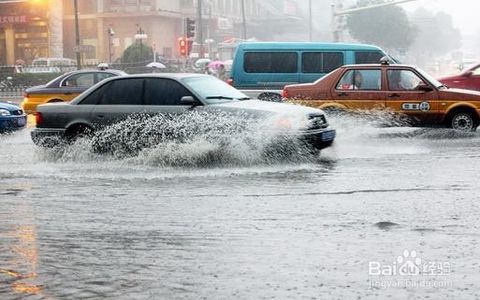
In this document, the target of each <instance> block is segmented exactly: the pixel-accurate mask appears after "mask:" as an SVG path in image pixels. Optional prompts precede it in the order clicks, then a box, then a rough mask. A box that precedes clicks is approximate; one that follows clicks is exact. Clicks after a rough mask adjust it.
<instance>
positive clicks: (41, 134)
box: [31, 128, 65, 147]
mask: <svg viewBox="0 0 480 300" xmlns="http://www.w3.org/2000/svg"><path fill="white" fill-rule="evenodd" d="M31 137H32V141H33V142H34V143H35V145H37V146H41V147H53V146H56V145H59V144H61V143H62V142H64V141H65V129H63V128H34V129H33V130H32V132H31Z"/></svg>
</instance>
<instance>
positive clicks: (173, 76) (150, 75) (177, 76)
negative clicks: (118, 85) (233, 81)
mask: <svg viewBox="0 0 480 300" xmlns="http://www.w3.org/2000/svg"><path fill="white" fill-rule="evenodd" d="M190 77H212V76H211V75H206V74H199V73H144V74H131V75H123V76H118V77H112V78H109V79H112V80H113V79H119V78H169V79H176V80H180V79H184V78H190Z"/></svg>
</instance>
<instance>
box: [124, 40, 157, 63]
mask: <svg viewBox="0 0 480 300" xmlns="http://www.w3.org/2000/svg"><path fill="white" fill-rule="evenodd" d="M152 58H153V51H152V48H151V47H149V46H147V45H145V44H144V43H133V44H131V45H130V46H129V47H128V48H127V49H125V51H123V54H122V58H121V62H122V63H138V62H148V61H151V60H152Z"/></svg>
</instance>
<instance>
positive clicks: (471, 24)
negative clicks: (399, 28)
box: [402, 0, 480, 35]
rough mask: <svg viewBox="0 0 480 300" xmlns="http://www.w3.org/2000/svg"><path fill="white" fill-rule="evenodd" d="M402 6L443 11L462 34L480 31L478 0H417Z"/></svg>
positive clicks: (410, 8) (479, 6) (411, 9)
mask: <svg viewBox="0 0 480 300" xmlns="http://www.w3.org/2000/svg"><path fill="white" fill-rule="evenodd" d="M402 7H403V8H405V9H406V10H409V11H413V10H415V9H417V8H418V7H424V8H427V9H429V10H430V9H432V10H433V11H444V12H446V13H448V14H450V15H451V16H452V18H453V23H454V26H455V27H457V28H458V29H460V31H461V32H462V34H463V35H465V34H467V35H468V34H474V33H477V32H478V31H480V18H479V14H478V13H479V11H480V1H478V0H417V1H415V2H411V3H404V4H402Z"/></svg>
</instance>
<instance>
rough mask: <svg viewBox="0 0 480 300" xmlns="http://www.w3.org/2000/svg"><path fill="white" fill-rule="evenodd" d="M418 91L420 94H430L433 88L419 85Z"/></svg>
mask: <svg viewBox="0 0 480 300" xmlns="http://www.w3.org/2000/svg"><path fill="white" fill-rule="evenodd" d="M418 90H419V91H422V92H431V91H433V88H432V87H431V86H429V85H428V84H420V85H419V86H418Z"/></svg>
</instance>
